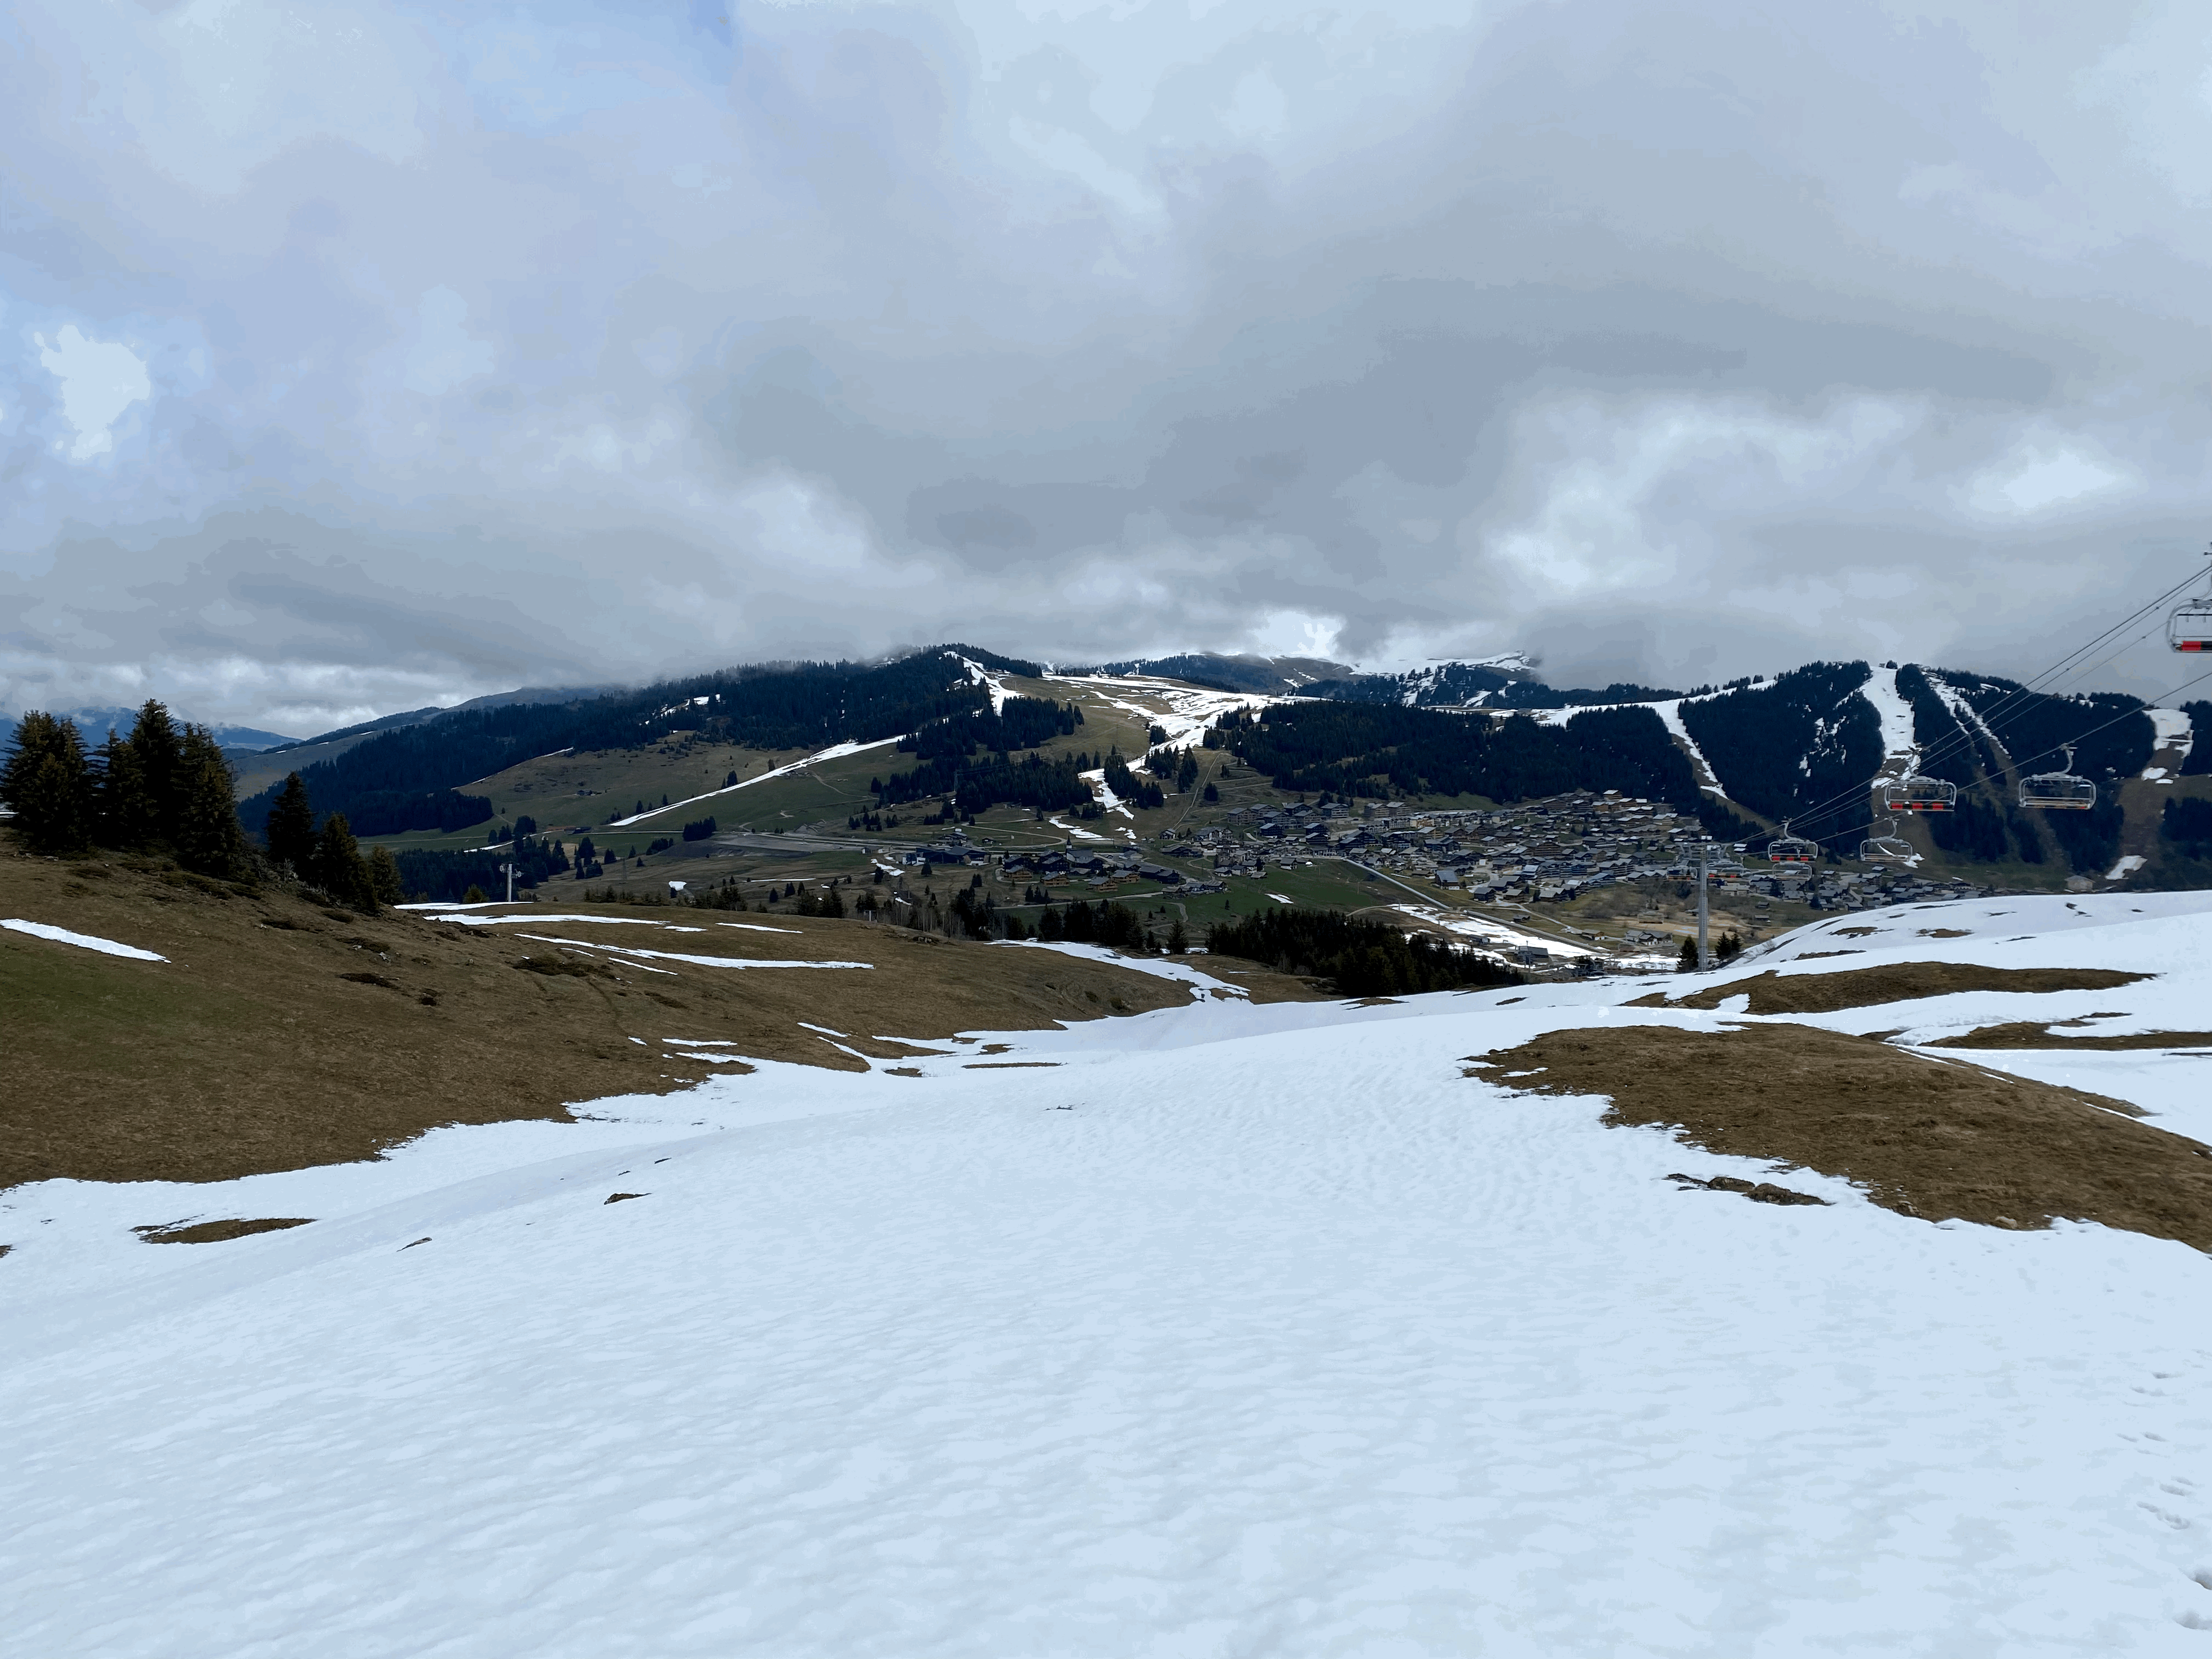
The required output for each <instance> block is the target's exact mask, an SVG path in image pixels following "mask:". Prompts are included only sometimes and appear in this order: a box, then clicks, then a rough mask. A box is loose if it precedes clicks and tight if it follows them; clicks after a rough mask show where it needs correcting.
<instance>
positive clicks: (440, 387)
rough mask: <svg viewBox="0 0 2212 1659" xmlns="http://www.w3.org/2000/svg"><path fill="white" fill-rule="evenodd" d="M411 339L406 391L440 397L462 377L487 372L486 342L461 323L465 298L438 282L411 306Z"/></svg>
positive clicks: (465, 318)
mask: <svg viewBox="0 0 2212 1659" xmlns="http://www.w3.org/2000/svg"><path fill="white" fill-rule="evenodd" d="M415 318H416V334H415V343H413V344H412V345H410V347H409V348H408V349H407V373H406V375H405V381H406V386H407V389H408V390H409V391H410V392H422V393H423V394H424V395H426V396H428V397H432V398H442V397H444V396H445V395H446V393H447V392H451V391H452V390H453V388H454V387H455V386H459V385H461V384H462V383H463V382H464V381H466V380H474V379H476V377H477V375H479V374H490V373H491V367H492V359H493V353H492V349H491V345H490V343H489V342H488V341H484V340H478V339H475V338H473V337H471V335H470V334H469V332H468V330H467V329H466V328H465V326H463V325H465V323H466V322H467V321H468V319H469V302H468V301H466V300H464V299H463V298H461V296H460V295H458V294H456V293H454V292H453V289H450V288H447V287H446V286H445V285H444V284H443V283H441V284H440V285H439V286H438V287H436V288H434V289H429V290H428V292H427V293H425V294H424V295H422V299H421V300H420V301H418V302H417V303H416V307H415Z"/></svg>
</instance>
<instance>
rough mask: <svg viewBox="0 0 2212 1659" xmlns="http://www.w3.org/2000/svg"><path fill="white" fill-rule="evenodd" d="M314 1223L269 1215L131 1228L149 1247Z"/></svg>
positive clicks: (219, 1240) (304, 1217) (298, 1217)
mask: <svg viewBox="0 0 2212 1659" xmlns="http://www.w3.org/2000/svg"><path fill="white" fill-rule="evenodd" d="M313 1220H314V1217H313V1216H311V1215H270V1216H263V1217H261V1218H259V1219H258V1220H253V1221H237V1220H233V1221H198V1222H193V1223H191V1225H185V1224H183V1223H173V1224H172V1225H168V1226H166V1227H133V1228H132V1229H131V1231H132V1232H134V1233H137V1235H138V1237H141V1238H143V1239H144V1240H145V1241H146V1242H147V1243H149V1244H220V1243H222V1242H223V1240H225V1239H227V1238H247V1237H252V1235H253V1234H255V1233H278V1232H282V1231H284V1229H286V1228H287V1227H304V1226H307V1225H308V1224H309V1223H310V1222H312V1221H313Z"/></svg>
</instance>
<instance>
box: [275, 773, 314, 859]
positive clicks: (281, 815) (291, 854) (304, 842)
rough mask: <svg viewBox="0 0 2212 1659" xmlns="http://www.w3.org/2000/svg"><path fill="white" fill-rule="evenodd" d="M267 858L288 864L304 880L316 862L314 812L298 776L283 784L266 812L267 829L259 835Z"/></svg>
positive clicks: (305, 787) (291, 776)
mask: <svg viewBox="0 0 2212 1659" xmlns="http://www.w3.org/2000/svg"><path fill="white" fill-rule="evenodd" d="M262 838H263V839H264V841H266V842H268V844H269V856H270V858H271V859H273V860H276V862H277V863H278V864H289V865H290V866H292V872H293V873H294V874H295V875H297V876H299V877H301V878H303V879H304V878H306V876H307V872H308V870H309V869H310V868H312V867H313V864H314V861H315V809H314V807H313V805H312V804H311V803H310V802H309V801H308V799H307V785H306V784H304V783H302V782H301V781H300V775H299V774H298V773H297V772H295V773H293V774H291V775H289V777H287V778H286V779H285V780H284V787H283V788H282V789H279V790H278V791H277V792H276V800H275V801H274V802H273V803H271V804H270V808H269V826H268V828H267V829H264V831H263V832H262Z"/></svg>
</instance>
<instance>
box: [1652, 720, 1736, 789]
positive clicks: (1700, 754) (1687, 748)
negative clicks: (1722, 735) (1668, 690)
mask: <svg viewBox="0 0 2212 1659" xmlns="http://www.w3.org/2000/svg"><path fill="white" fill-rule="evenodd" d="M1690 701H1691V699H1689V698H1687V697H1673V698H1669V699H1668V701H1667V702H1647V703H1645V704H1644V705H1643V707H1644V708H1649V709H1650V711H1651V712H1652V713H1653V714H1656V715H1658V717H1659V719H1660V721H1661V722H1662V724H1663V725H1664V726H1666V728H1667V730H1668V733H1669V734H1670V735H1671V736H1672V737H1673V738H1674V741H1675V742H1676V743H1679V744H1681V745H1682V748H1683V750H1684V752H1686V754H1687V755H1688V756H1689V757H1690V769H1691V772H1692V775H1695V777H1696V778H1697V780H1698V787H1699V788H1700V789H1702V790H1704V791H1705V793H1707V794H1709V795H1712V796H1715V797H1717V798H1718V799H1722V800H1726V799H1728V798H1729V792H1728V791H1727V790H1726V789H1724V788H1723V787H1721V775H1720V774H1719V773H1717V772H1716V771H1714V770H1713V768H1712V763H1711V762H1710V761H1708V760H1707V759H1706V758H1705V750H1702V749H1700V748H1699V747H1698V740H1697V739H1696V738H1693V737H1692V736H1691V735H1690V728H1689V727H1688V726H1685V725H1683V724H1682V705H1683V704H1684V703H1686V702H1690Z"/></svg>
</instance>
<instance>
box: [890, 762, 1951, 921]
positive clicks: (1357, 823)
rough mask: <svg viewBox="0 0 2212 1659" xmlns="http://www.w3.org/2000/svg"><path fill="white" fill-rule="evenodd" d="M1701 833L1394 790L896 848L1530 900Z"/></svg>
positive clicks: (1936, 886)
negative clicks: (1447, 801)
mask: <svg viewBox="0 0 2212 1659" xmlns="http://www.w3.org/2000/svg"><path fill="white" fill-rule="evenodd" d="M1704 842H1705V835H1704V832H1703V831H1702V830H1701V829H1699V824H1698V821H1697V819H1696V818H1695V817H1692V816H1691V815H1690V814H1688V813H1686V812H1680V811H1676V810H1675V809H1674V807H1672V806H1669V805H1667V804H1666V803H1665V802H1663V801H1651V800H1645V799H1642V798H1640V797H1638V796H1633V795H1624V794H1622V793H1620V791H1619V790H1613V789H1608V790H1605V791H1603V792H1598V791H1593V790H1587V789H1578V790H1575V791H1572V792H1571V793H1566V794H1563V795H1553V796H1549V797H1547V798H1546V799H1542V800H1532V801H1523V802H1521V803H1519V804H1518V805H1512V806H1505V807H1498V808H1496V809H1493V810H1489V811H1484V810H1479V809H1478V810H1470V811H1427V812H1419V811H1417V812H1408V811H1405V810H1404V806H1403V804H1402V803H1401V802H1398V801H1389V802H1383V803H1378V802H1372V801H1370V802H1365V803H1360V804H1357V805H1355V804H1352V803H1349V802H1343V801H1326V802H1317V803H1313V804H1310V805H1309V804H1304V803H1299V804H1296V805H1267V806H1242V807H1237V808H1235V809H1233V810H1232V811H1229V812H1227V813H1225V815H1224V816H1223V819H1222V821H1221V822H1218V823H1212V824H1208V825H1206V826H1205V827H1203V828H1200V829H1193V830H1188V831H1176V832H1171V833H1170V835H1168V836H1164V837H1162V845H1161V847H1160V848H1159V849H1158V852H1157V853H1156V854H1153V855H1152V857H1147V856H1146V853H1145V852H1144V850H1143V849H1142V848H1138V847H1134V846H1131V847H1115V846H1110V845H1109V846H1103V847H1099V848H1086V847H1080V846H1068V847H1066V848H1043V849H1038V848H1027V849H1024V850H1020V851H1015V852H1008V853H1005V854H1000V853H997V852H995V851H986V850H985V849H984V848H981V847H979V846H978V845H976V844H975V842H973V841H971V840H970V839H969V836H968V835H967V834H966V832H965V831H963V830H961V829H951V830H948V831H947V832H946V834H945V837H944V839H943V840H942V841H941V842H938V843H936V844H933V845H931V846H927V847H915V848H906V849H904V850H903V851H902V853H901V854H900V857H901V859H902V861H903V862H904V863H905V864H906V865H907V866H922V867H925V868H927V867H928V866H933V865H939V864H950V865H962V866H975V867H976V868H978V869H982V868H989V869H993V870H995V871H997V872H1000V874H1001V875H1002V876H1003V877H1004V878H1006V879H1009V880H1020V881H1031V880H1034V881H1039V882H1069V881H1088V882H1090V883H1091V884H1092V885H1094V886H1099V887H1104V886H1108V885H1109V884H1113V883H1115V882H1116V881H1121V880H1126V879H1131V878H1134V879H1138V880H1142V881H1149V882H1157V883H1158V884H1161V885H1162V886H1166V887H1175V888H1177V889H1178V890H1181V891H1183V892H1187V893H1205V892H1215V891H1218V890H1220V888H1221V885H1222V884H1223V883H1225V881H1226V880H1227V879H1228V878H1231V877H1232V876H1247V877H1259V876H1264V875H1266V874H1267V872H1268V871H1269V870H1271V869H1273V870H1287V869H1290V868H1291V867H1293V866H1297V865H1298V864H1301V863H1304V862H1306V861H1308V860H1312V859H1315V858H1317V857H1328V858H1341V859H1345V860H1349V861H1351V862H1352V863H1354V864H1357V865H1360V866H1365V867H1366V868H1369V869H1370V870H1378V871H1383V872H1389V873H1390V874H1392V875H1395V876H1397V877H1398V878H1400V879H1401V880H1407V881H1421V882H1427V883H1431V884H1434V885H1436V886H1438V887H1445V888H1452V889H1456V890H1461V891H1464V892H1466V893H1468V894H1469V895H1470V896H1474V897H1477V898H1484V899H1492V900H1513V901H1516V902H1544V901H1547V900H1559V899H1565V898H1571V897H1572V896H1575V895H1576V894H1577V893H1581V892H1586V891H1589V890H1591V889H1593V888H1597V887H1603V886H1607V885H1609V884H1615V883H1624V882H1636V881H1642V880H1646V879H1650V878H1665V879H1673V880H1687V879H1692V878H1694V877H1695V876H1696V874H1697V868H1698V866H1697V848H1699V845H1700V844H1702V843H1704ZM1740 854H1741V848H1737V849H1733V850H1731V849H1717V857H1715V858H1714V859H1713V860H1712V862H1711V865H1710V866H1709V873H1710V874H1711V876H1712V877H1713V878H1714V879H1715V882H1716V884H1717V885H1720V886H1722V887H1724V888H1726V889H1729V890H1735V891H1744V892H1751V893H1755V894H1758V895H1759V896H1763V897H1768V898H1782V899H1789V900H1795V901H1799V902H1808V903H1812V904H1814V905H1817V906H1819V907H1820V908H1863V907H1865V906H1869V905H1881V904H1895V903H1900V902H1918V901H1923V900H1927V899H1935V898H1956V897H1960V896H1963V895H1965V894H1968V893H1972V892H1974V891H1977V890H1978V889H1976V888H1975V887H1974V885H1973V884H1972V883H1969V882H1966V881H1964V880H1962V879H1958V878H1946V879H1936V878H1927V877H1923V876H1921V875H1920V874H1918V873H1917V872H1914V871H1912V870H1909V869H1889V868H1876V869H1874V870H1846V869H1842V868H1839V867H1838V866H1832V865H1773V864H1769V863H1767V862H1766V861H1765V860H1763V859H1761V858H1759V856H1758V855H1757V854H1753V855H1752V856H1751V857H1750V858H1749V859H1748V860H1742V859H1741V857H1740V856H1739V855H1740ZM1163 856H1164V857H1170V858H1176V859H1178V860H1186V861H1190V862H1198V863H1203V864H1206V865H1210V866H1212V879H1211V880H1206V879H1204V878H1200V879H1195V880H1194V879H1192V878H1190V877H1189V876H1188V875H1186V874H1185V873H1184V872H1182V871H1179V870H1177V869H1176V868H1175V867H1174V866H1170V865H1168V864H1164V863H1160V862H1157V861H1155V860H1157V859H1158V858H1160V857H1163Z"/></svg>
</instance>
